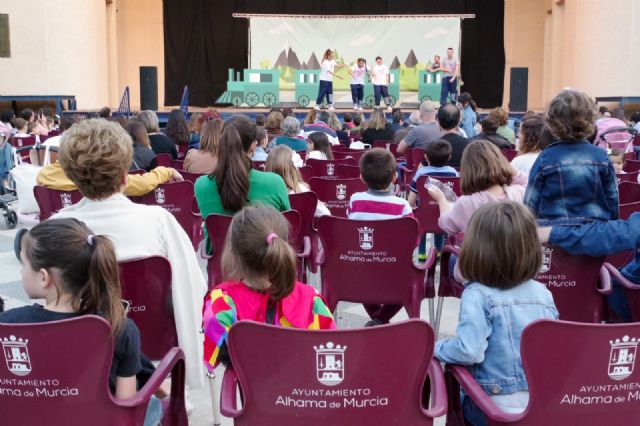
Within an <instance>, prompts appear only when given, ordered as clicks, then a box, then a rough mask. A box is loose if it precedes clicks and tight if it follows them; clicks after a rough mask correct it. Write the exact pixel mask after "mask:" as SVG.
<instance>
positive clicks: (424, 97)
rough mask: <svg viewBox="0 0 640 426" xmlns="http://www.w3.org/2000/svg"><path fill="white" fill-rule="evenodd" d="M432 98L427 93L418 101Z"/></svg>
mask: <svg viewBox="0 0 640 426" xmlns="http://www.w3.org/2000/svg"><path fill="white" fill-rule="evenodd" d="M432 100H433V99H431V96H429V95H425V96H423V97H422V99H420V102H424V101H432Z"/></svg>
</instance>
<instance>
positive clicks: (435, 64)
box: [427, 55, 442, 72]
mask: <svg viewBox="0 0 640 426" xmlns="http://www.w3.org/2000/svg"><path fill="white" fill-rule="evenodd" d="M427 71H431V72H436V71H442V69H441V68H440V55H435V56H434V57H433V62H432V63H431V66H430V67H427Z"/></svg>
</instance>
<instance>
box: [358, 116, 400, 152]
mask: <svg viewBox="0 0 640 426" xmlns="http://www.w3.org/2000/svg"><path fill="white" fill-rule="evenodd" d="M394 133H395V132H394V130H393V127H392V126H391V124H389V123H387V120H386V118H385V116H384V112H382V109H380V108H374V109H373V112H372V113H371V117H370V118H369V124H368V125H367V129H366V130H365V131H364V132H362V142H364V143H368V144H369V145H373V142H374V141H376V140H386V141H389V140H392V139H393V134H394Z"/></svg>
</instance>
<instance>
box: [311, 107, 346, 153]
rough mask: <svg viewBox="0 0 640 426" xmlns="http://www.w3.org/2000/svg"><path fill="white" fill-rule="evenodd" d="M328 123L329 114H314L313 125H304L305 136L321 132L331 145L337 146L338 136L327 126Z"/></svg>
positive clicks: (322, 112) (319, 112)
mask: <svg viewBox="0 0 640 426" xmlns="http://www.w3.org/2000/svg"><path fill="white" fill-rule="evenodd" d="M328 122H329V113H328V112H326V111H318V112H317V114H316V120H315V121H314V122H313V124H305V126H304V132H305V135H306V136H309V134H310V133H313V132H322V133H324V134H326V135H327V138H329V142H331V145H339V144H340V141H339V140H338V134H337V133H336V132H335V130H333V129H332V128H331V127H329V125H328V124H327V123H328Z"/></svg>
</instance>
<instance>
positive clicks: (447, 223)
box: [427, 141, 527, 234]
mask: <svg viewBox="0 0 640 426" xmlns="http://www.w3.org/2000/svg"><path fill="white" fill-rule="evenodd" d="M526 183H527V177H526V175H523V174H522V173H520V172H518V171H516V170H514V169H513V167H511V164H509V162H508V161H507V159H506V158H505V156H504V155H502V153H501V152H500V150H499V149H498V148H497V147H496V146H495V145H494V144H492V143H491V142H489V141H473V142H471V143H470V144H469V146H467V148H466V149H465V150H464V153H463V154H462V163H461V167H460V187H461V190H462V196H461V197H460V198H458V199H457V200H456V202H455V203H453V204H450V203H449V202H448V201H447V199H446V198H445V196H444V194H443V193H442V191H441V190H440V189H439V188H438V187H436V186H429V187H428V188H427V189H428V191H429V195H431V198H433V200H434V201H436V202H437V203H438V205H439V207H440V219H439V220H438V225H439V226H440V228H442V230H443V231H445V232H446V233H448V234H457V233H459V232H465V231H466V229H467V226H468V225H469V220H470V219H471V216H472V215H473V213H474V212H475V211H476V210H477V209H479V208H480V207H481V206H483V205H485V204H492V203H499V202H503V201H516V202H520V203H521V202H522V199H523V198H524V191H525V185H526Z"/></svg>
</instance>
